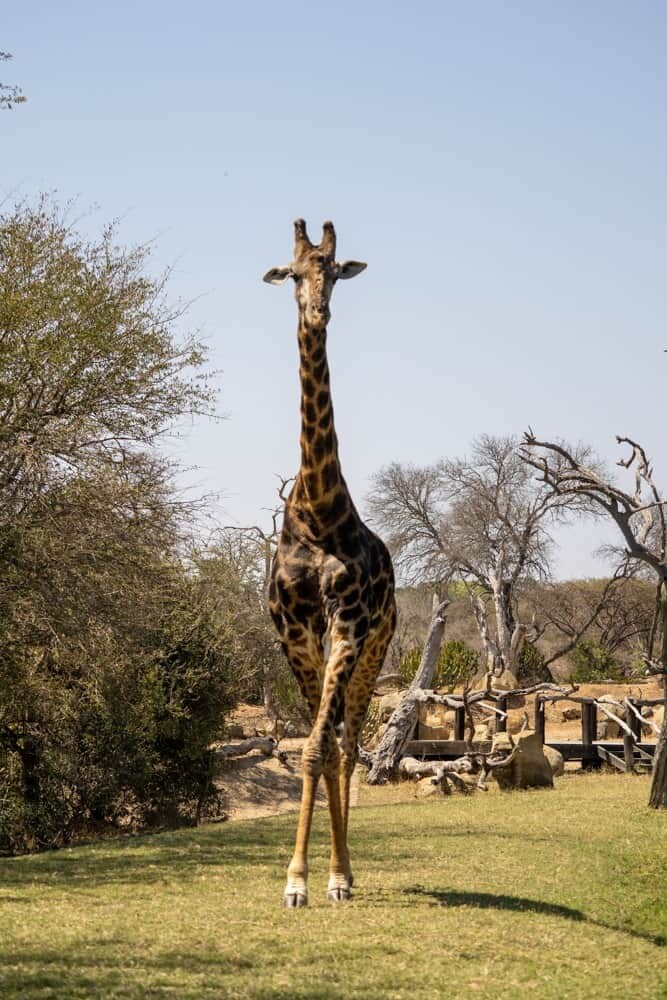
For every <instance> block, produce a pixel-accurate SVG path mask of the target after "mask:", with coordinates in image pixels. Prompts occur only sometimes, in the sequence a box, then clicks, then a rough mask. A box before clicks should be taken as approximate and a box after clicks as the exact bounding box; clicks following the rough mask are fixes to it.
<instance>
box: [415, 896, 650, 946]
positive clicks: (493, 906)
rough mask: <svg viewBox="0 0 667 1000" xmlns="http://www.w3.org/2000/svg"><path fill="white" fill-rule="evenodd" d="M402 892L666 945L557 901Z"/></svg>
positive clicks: (444, 904)
mask: <svg viewBox="0 0 667 1000" xmlns="http://www.w3.org/2000/svg"><path fill="white" fill-rule="evenodd" d="M403 892H404V893H406V894H408V895H411V896H428V897H429V898H430V899H432V900H434V901H435V903H437V904H438V906H447V907H453V906H475V907H477V909H480V910H510V911H512V912H514V913H539V914H541V915H542V916H545V917H561V918H563V919H565V920H573V921H575V922H577V923H583V924H590V925H591V926H592V927H602V928H604V930H607V931H616V932H618V933H619V934H626V935H627V936H628V937H633V938H639V939H640V940H641V941H648V943H649V944H653V945H655V946H656V947H657V948H664V947H665V945H667V937H665V936H664V935H663V934H649V933H648V932H646V931H636V930H633V928H631V927H619V926H618V925H617V924H608V923H605V922H604V921H603V920H595V919H594V918H593V917H587V916H586V914H585V913H582V911H581V910H573V909H572V908H571V907H569V906H562V905H561V904H560V903H545V902H543V901H542V900H539V899H526V898H525V897H524V896H506V895H497V894H496V893H493V892H454V891H453V890H446V889H427V888H426V887H425V886H421V885H415V886H412V887H411V888H409V889H403Z"/></svg>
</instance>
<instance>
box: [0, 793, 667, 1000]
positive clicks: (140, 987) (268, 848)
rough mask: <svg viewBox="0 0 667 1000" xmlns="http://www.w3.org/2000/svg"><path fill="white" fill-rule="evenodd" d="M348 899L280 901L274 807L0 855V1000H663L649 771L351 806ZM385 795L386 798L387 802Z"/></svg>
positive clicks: (662, 878) (666, 901)
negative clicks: (180, 827)
mask: <svg viewBox="0 0 667 1000" xmlns="http://www.w3.org/2000/svg"><path fill="white" fill-rule="evenodd" d="M373 794H374V793H373V790H370V789H362V794H361V798H360V800H361V802H362V805H361V806H360V807H359V808H357V809H355V810H354V812H353V814H352V844H353V849H354V858H355V859H356V866H355V871H356V876H357V887H356V890H355V899H354V900H353V901H352V902H351V903H349V904H347V905H342V906H338V907H336V906H332V905H330V904H328V903H327V902H326V900H325V892H326V868H327V853H328V845H327V836H326V815H325V813H324V811H323V810H321V811H318V814H317V815H316V819H315V831H314V843H313V851H312V865H311V885H310V889H311V906H310V907H309V908H308V909H307V910H299V911H283V910H282V909H281V908H280V906H279V903H280V899H281V895H282V888H283V875H284V868H285V866H286V864H287V861H288V857H289V853H290V846H291V841H292V834H293V828H294V822H295V819H294V817H293V816H287V817H286V816H281V817H276V818H271V819H262V820H255V821H253V822H243V823H234V824H223V825H220V826H210V827H203V828H200V829H198V830H196V831H192V830H190V831H180V832H176V833H169V834H163V835H160V836H153V837H145V838H137V839H129V840H125V841H122V842H118V843H105V844H101V845H97V846H91V847H84V848H78V849H76V850H65V851H61V852H57V853H52V854H44V855H40V856H34V857H25V858H17V859H13V860H5V861H2V862H0V997H2V1000H10V998H14V997H17V998H18V997H21V998H22V1000H37V998H40V1000H42V998H46V997H57V998H59V1000H61V998H84V997H85V998H89V997H123V998H138V997H159V998H164V997H175V998H178V1000H195V998H197V1000H200V998H209V997H216V998H217V997H220V998H224V997H234V998H257V1000H259V998H262V1000H283V998H284V1000H296V998H306V997H308V998H318V1000H324V998H358V997H359V998H361V997H363V998H364V1000H366V998H368V1000H375V998H377V1000H380V998H382V1000H398V998H410V1000H415V998H417V1000H421V998H423V1000H429V998H436V997H437V998H440V997H443V996H451V995H454V994H456V993H458V992H459V991H461V990H466V991H469V992H470V993H471V994H474V995H475V996H479V997H493V998H494V1000H499V998H513V1000H514V998H517V997H519V998H520V997H526V996H532V997H535V998H537V1000H542V998H558V1000H563V998H567V1000H577V998H593V997H605V998H608V1000H613V998H620V997H627V996H631V997H633V998H634V1000H641V998H651V1000H653V998H658V997H667V815H665V814H664V813H657V812H651V811H649V810H647V809H646V808H645V806H644V803H645V802H646V800H647V797H648V781H647V779H646V778H640V777H623V776H609V777H602V776H598V775H588V776H581V777H570V778H565V779H561V781H560V782H559V784H558V787H557V789H556V791H555V792H544V791H542V792H537V791H536V792H523V793H515V794H514V795H512V796H504V795H501V794H499V793H497V792H490V793H489V794H487V795H486V796H485V795H482V794H478V795H476V796H474V797H471V798H462V797H454V796H453V797H451V798H449V799H445V800H443V799H440V800H438V801H434V800H432V799H429V800H427V801H423V802H422V801H415V800H412V801H404V802H400V801H395V800H396V798H397V794H396V793H395V792H393V791H390V792H389V793H383V792H379V795H378V798H379V799H384V801H385V804H376V805H372V804H367V805H364V804H363V803H364V802H369V801H370V800H371V799H372V798H373ZM391 799H394V801H393V802H392V801H387V800H391Z"/></svg>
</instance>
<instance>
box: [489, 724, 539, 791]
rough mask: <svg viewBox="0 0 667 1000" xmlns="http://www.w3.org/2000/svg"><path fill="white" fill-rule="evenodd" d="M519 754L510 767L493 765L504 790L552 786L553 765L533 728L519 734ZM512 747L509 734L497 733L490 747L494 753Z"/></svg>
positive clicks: (507, 751) (517, 741)
mask: <svg viewBox="0 0 667 1000" xmlns="http://www.w3.org/2000/svg"><path fill="white" fill-rule="evenodd" d="M514 742H515V744H516V753H515V754H514V757H513V758H512V760H511V761H510V762H509V764H508V765H507V767H502V766H501V767H494V768H493V771H492V772H491V774H492V776H493V777H494V778H495V779H496V781H497V782H498V785H499V786H500V788H501V789H503V790H504V791H506V790H509V789H513V788H553V784H554V779H553V771H552V768H551V764H550V763H549V760H548V758H547V756H546V754H545V752H544V748H543V746H542V744H541V743H540V741H539V739H538V736H537V734H536V733H535V732H533V731H532V730H525V731H524V732H523V733H520V734H519V735H518V736H517V737H516V740H515V741H514ZM512 750H513V747H512V741H511V740H510V734H509V733H496V735H495V736H494V737H493V743H492V746H491V753H492V754H494V755H495V754H500V753H506V754H507V755H509V754H510V753H511V752H512Z"/></svg>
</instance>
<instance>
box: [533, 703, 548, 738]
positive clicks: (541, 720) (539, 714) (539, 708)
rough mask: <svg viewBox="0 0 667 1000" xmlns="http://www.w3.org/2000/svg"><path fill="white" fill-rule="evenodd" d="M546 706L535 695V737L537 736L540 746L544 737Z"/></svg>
mask: <svg viewBox="0 0 667 1000" xmlns="http://www.w3.org/2000/svg"><path fill="white" fill-rule="evenodd" d="M545 708H546V705H545V703H544V701H543V700H542V699H541V698H540V696H539V694H536V695H535V735H536V736H537V738H538V740H539V741H540V744H541V745H542V746H544V739H545V736H546V722H547V719H546V711H545Z"/></svg>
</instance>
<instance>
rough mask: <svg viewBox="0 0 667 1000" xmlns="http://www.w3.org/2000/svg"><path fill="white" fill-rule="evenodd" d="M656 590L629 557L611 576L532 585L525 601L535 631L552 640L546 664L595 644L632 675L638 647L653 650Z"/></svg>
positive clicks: (623, 671)
mask: <svg viewBox="0 0 667 1000" xmlns="http://www.w3.org/2000/svg"><path fill="white" fill-rule="evenodd" d="M653 591H654V588H652V587H651V586H650V584H649V583H648V582H647V581H645V580H643V579H640V578H639V576H638V574H637V572H636V567H634V566H632V565H630V564H629V563H628V561H627V560H626V559H623V560H622V561H621V563H620V565H619V568H618V570H617V571H616V573H615V574H614V575H613V576H611V577H609V578H607V579H598V580H568V581H553V580H547V581H543V582H541V583H539V584H536V585H534V586H530V587H528V588H527V589H526V592H525V593H524V595H523V600H524V601H525V602H526V604H527V605H528V606H529V607H530V608H531V609H532V612H533V615H534V635H535V637H536V638H544V639H545V640H547V642H546V643H545V647H546V648H545V659H544V663H545V664H546V665H547V666H550V665H551V664H552V663H553V662H554V661H555V660H556V659H557V658H560V657H563V656H565V655H568V654H569V655H570V658H571V657H572V655H573V654H574V652H575V651H576V650H577V649H579V648H580V647H581V649H582V652H583V649H584V646H582V643H593V647H594V648H595V649H598V650H599V651H600V654H601V655H603V657H604V658H605V661H608V662H611V661H612V660H614V659H616V660H618V669H619V670H621V672H622V673H623V674H624V675H625V676H631V675H632V674H633V671H634V669H635V665H636V662H637V651H638V650H640V649H643V650H644V651H646V650H647V648H648V640H649V635H650V632H651V623H652V619H653V612H654V608H653V604H654V593H653ZM584 634H585V635H586V636H587V639H585V640H583V639H582V638H581V637H582V635H584ZM549 647H550V648H549ZM593 647H590V646H589V647H586V648H591V649H592V648H593Z"/></svg>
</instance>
